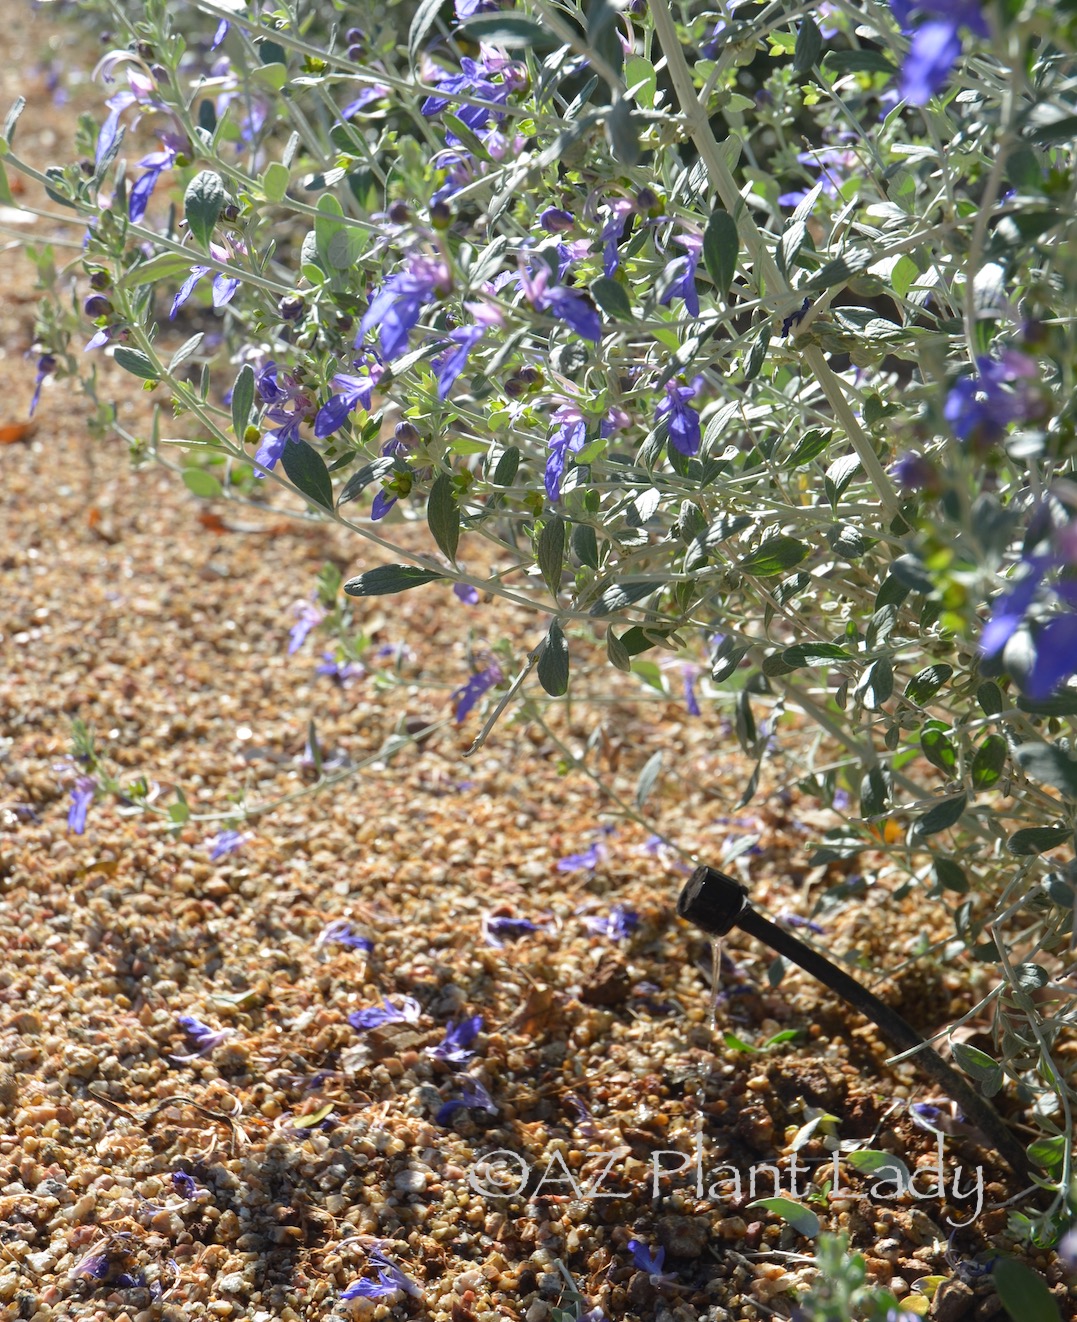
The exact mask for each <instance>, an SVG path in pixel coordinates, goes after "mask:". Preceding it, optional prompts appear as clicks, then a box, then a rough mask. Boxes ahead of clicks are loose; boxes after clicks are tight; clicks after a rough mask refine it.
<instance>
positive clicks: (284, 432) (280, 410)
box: [254, 359, 314, 477]
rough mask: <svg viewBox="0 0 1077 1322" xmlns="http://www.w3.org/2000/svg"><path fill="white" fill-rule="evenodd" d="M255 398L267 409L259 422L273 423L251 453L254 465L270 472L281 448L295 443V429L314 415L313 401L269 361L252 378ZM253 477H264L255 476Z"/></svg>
mask: <svg viewBox="0 0 1077 1322" xmlns="http://www.w3.org/2000/svg"><path fill="white" fill-rule="evenodd" d="M254 384H255V387H256V388H257V391H258V396H259V398H260V399H261V400H262V401H263V403H266V404H268V405H269V406H270V407H269V408H267V409H266V411H265V414H264V415H263V422H264V421H267V420H268V421H269V422H275V423H276V424H277V428H276V430H271V431H267V432H266V433H265V435H264V436H263V437H262V443H261V445H259V447H258V449H257V451H256V452H255V455H254V458H255V461H256V462H257V463H259V464H261V465H262V466H263V467H264V468H272V467H273V466H274V465H275V464H276V462H277V460H278V459H279V458H280V457H281V455H282V454H283V453H284V447H285V446H286V445H287V444H288V443H289V442H291V441H298V440H299V428H300V426H301V424H302V423H304V422H306V421H307V420H308V419H309V418H310V416H311V414H312V413H313V412H314V400H313V399H312V397H311V396H310V394H309V393H308V392H307V391H305V390H304V389H303V387H302V386H301V385H300V384H299V382H298V381H297V380H296V378H295V377H294V376H292V375H291V373H290V372H282V371H281V370H280V368H279V367H278V366H277V364H276V363H275V362H274V361H273V360H272V359H270V360H269V362H267V363H266V364H265V365H264V366H263V367H261V368H260V369H259V370H258V371H257V372H255V374H254ZM255 475H256V476H257V477H265V474H264V473H259V472H256V474H255Z"/></svg>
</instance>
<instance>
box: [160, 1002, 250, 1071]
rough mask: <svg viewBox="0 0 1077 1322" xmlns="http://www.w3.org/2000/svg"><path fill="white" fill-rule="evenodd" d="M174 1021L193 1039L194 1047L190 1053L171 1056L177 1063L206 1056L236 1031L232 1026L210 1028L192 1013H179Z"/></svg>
mask: <svg viewBox="0 0 1077 1322" xmlns="http://www.w3.org/2000/svg"><path fill="white" fill-rule="evenodd" d="M176 1023H177V1024H178V1025H179V1027H180V1028H181V1029H182V1030H183V1031H184V1032H185V1033H186V1034H187V1036H188V1037H189V1038H191V1039H192V1040H193V1042H194V1047H195V1049H194V1051H192V1052H191V1053H190V1055H187V1056H173V1057H172V1059H173V1060H174V1061H176V1062H177V1063H179V1064H183V1063H184V1062H185V1061H188V1060H197V1059H198V1058H199V1056H208V1055H209V1053H210V1052H211V1051H212V1050H213V1049H214V1048H215V1047H219V1046H220V1045H221V1043H222V1042H225V1041H227V1039H228V1038H230V1037H233V1036H234V1035H235V1031H236V1030H235V1029H234V1028H210V1026H209V1025H208V1024H204V1023H202V1021H201V1020H200V1019H196V1018H195V1017H194V1015H192V1014H181V1015H179V1016H178V1017H177V1019H176Z"/></svg>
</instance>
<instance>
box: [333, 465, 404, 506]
mask: <svg viewBox="0 0 1077 1322" xmlns="http://www.w3.org/2000/svg"><path fill="white" fill-rule="evenodd" d="M400 466H401V464H400V460H399V459H397V458H395V457H394V456H393V455H382V456H381V457H380V458H378V459H372V460H371V461H370V463H369V464H364V465H363V466H362V468H359V469H356V471H355V472H354V473H353V474H352V475H351V477H349V478H348V480H347V482H345V484H344V490H343V491H342V492H341V493H340V496H339V498H338V499H337V506H338V507H339V506H341V505H347V503H348V502H349V501H350V500H355V499H356V498H357V497H359V496H360V495H362V493H363V491H364V490H365V489H366V488H367V487H368V486H370V484H371V482H380V481H381V479H382V478H383V477H385V476H386V474H387V473H391V472H392V471H393V470H394V469H398V468H399V467H400Z"/></svg>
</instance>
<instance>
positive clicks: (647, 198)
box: [636, 188, 666, 219]
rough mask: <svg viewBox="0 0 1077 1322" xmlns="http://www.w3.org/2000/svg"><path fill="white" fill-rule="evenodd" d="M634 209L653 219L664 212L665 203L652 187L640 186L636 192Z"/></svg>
mask: <svg viewBox="0 0 1077 1322" xmlns="http://www.w3.org/2000/svg"><path fill="white" fill-rule="evenodd" d="M636 210H637V211H642V212H643V213H644V215H647V216H650V217H651V218H652V219H653V218H654V217H655V216H661V215H663V214H664V212H665V210H666V204H665V201H664V199H662V198H660V197H659V196H658V194H657V193H656V192H655V191H654V189H653V188H641V189H640V190H639V192H638V193H637V194H636Z"/></svg>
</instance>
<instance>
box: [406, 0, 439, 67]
mask: <svg viewBox="0 0 1077 1322" xmlns="http://www.w3.org/2000/svg"><path fill="white" fill-rule="evenodd" d="M440 9H441V0H422V3H421V4H420V5H419V7H418V8H417V9H416V11H415V17H414V18H413V19H412V20H411V27H410V29H409V30H408V59H409V60H410V61H411V63H412V64H413V65H414V64H415V63H416V62H417V61H418V59H419V51H420V49H421V47H422V44H423V42H424V41H425V40H426V34H427V33H428V32H429V31H430V29H431V28H432V27H433V26H434V22H435V20H436V19H437V16H438V12H439V10H440Z"/></svg>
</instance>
